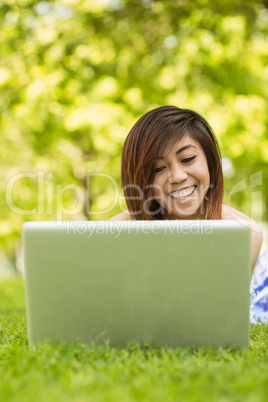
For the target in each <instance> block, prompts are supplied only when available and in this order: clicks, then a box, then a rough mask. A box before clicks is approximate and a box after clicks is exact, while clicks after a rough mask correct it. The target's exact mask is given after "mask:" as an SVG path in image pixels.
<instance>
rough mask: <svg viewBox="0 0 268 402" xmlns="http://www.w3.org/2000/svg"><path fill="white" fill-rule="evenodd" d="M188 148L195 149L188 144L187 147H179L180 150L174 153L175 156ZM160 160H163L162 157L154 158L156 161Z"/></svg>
mask: <svg viewBox="0 0 268 402" xmlns="http://www.w3.org/2000/svg"><path fill="white" fill-rule="evenodd" d="M188 148H195V149H197V148H196V147H195V146H194V145H191V144H189V145H184V147H181V148H180V149H178V151H177V152H176V155H179V154H180V153H181V152H183V151H185V149H188ZM160 159H164V157H163V156H157V157H156V160H160Z"/></svg>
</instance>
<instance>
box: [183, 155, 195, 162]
mask: <svg viewBox="0 0 268 402" xmlns="http://www.w3.org/2000/svg"><path fill="white" fill-rule="evenodd" d="M195 158H196V156H190V157H189V158H185V159H182V163H189V162H191V161H193V160H194V159H195Z"/></svg>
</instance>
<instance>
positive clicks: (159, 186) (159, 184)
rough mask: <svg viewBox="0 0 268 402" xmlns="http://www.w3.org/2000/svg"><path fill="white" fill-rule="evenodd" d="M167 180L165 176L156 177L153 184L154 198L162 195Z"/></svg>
mask: <svg viewBox="0 0 268 402" xmlns="http://www.w3.org/2000/svg"><path fill="white" fill-rule="evenodd" d="M164 182H165V179H164V177H163V176H156V177H155V179H154V182H153V186H154V196H156V195H160V194H162V191H163V188H164Z"/></svg>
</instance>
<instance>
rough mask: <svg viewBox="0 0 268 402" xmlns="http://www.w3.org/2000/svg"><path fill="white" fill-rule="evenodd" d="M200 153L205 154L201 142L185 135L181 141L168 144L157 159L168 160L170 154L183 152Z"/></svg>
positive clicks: (175, 140) (172, 141) (174, 140)
mask: <svg viewBox="0 0 268 402" xmlns="http://www.w3.org/2000/svg"><path fill="white" fill-rule="evenodd" d="M186 150H187V151H198V152H201V153H203V152H204V151H203V148H202V146H201V144H200V142H199V141H197V140H195V139H194V138H192V137H191V136H190V135H189V134H185V135H184V136H183V137H182V138H181V139H179V140H177V139H173V140H171V141H169V142H168V144H167V145H166V146H165V148H164V149H163V150H162V151H161V152H160V155H157V159H162V158H167V157H168V156H169V155H170V154H173V153H177V152H180V151H181V152H183V151H186Z"/></svg>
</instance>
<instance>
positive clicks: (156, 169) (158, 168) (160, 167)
mask: <svg viewBox="0 0 268 402" xmlns="http://www.w3.org/2000/svg"><path fill="white" fill-rule="evenodd" d="M165 168H166V166H159V167H157V168H155V170H154V171H155V173H160V172H162V171H163V170H164V169H165Z"/></svg>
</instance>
